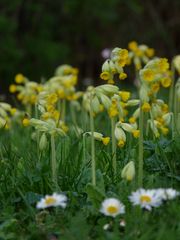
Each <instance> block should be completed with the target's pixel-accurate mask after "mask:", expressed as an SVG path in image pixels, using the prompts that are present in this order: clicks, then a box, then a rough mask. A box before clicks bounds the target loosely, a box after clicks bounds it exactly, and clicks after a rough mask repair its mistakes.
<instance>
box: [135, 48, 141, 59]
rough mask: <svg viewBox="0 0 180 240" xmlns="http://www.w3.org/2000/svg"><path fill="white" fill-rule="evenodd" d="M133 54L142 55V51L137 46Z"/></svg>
mask: <svg viewBox="0 0 180 240" xmlns="http://www.w3.org/2000/svg"><path fill="white" fill-rule="evenodd" d="M134 53H135V55H136V56H137V57H142V56H143V51H141V49H139V48H137V49H136V50H135V51H134Z"/></svg>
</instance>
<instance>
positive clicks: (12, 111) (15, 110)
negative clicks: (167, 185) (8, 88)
mask: <svg viewBox="0 0 180 240" xmlns="http://www.w3.org/2000/svg"><path fill="white" fill-rule="evenodd" d="M16 112H17V109H16V108H11V110H10V113H11V115H12V116H13V115H14V114H15V113H16Z"/></svg>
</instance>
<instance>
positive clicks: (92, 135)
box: [90, 94, 96, 186]
mask: <svg viewBox="0 0 180 240" xmlns="http://www.w3.org/2000/svg"><path fill="white" fill-rule="evenodd" d="M90 98H91V99H90V129H91V164H92V184H93V185H94V186H96V159H95V140H94V117H93V111H92V94H91V96H90Z"/></svg>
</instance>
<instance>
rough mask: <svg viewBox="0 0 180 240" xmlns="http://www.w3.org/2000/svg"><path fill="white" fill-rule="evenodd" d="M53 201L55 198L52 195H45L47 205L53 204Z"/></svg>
mask: <svg viewBox="0 0 180 240" xmlns="http://www.w3.org/2000/svg"><path fill="white" fill-rule="evenodd" d="M55 202H56V199H55V198H53V197H47V198H46V199H45V203H46V204H47V205H50V204H54V203H55Z"/></svg>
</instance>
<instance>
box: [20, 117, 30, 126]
mask: <svg viewBox="0 0 180 240" xmlns="http://www.w3.org/2000/svg"><path fill="white" fill-rule="evenodd" d="M22 124H23V126H24V127H27V126H29V125H30V121H29V119H28V118H24V119H23V120H22Z"/></svg>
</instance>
